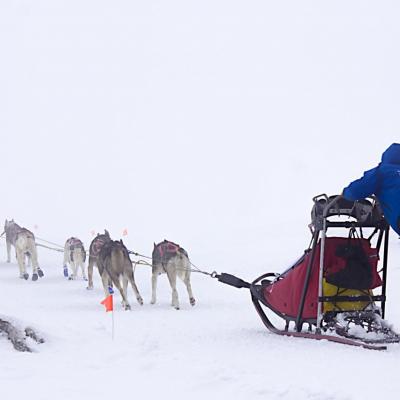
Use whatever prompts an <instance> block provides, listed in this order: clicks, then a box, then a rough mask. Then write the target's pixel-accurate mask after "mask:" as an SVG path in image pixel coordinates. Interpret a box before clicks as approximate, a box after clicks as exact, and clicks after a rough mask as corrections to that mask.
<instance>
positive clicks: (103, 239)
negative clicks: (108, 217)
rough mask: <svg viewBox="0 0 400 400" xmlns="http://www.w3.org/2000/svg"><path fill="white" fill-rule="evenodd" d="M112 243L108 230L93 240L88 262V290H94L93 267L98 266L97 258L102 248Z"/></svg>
mask: <svg viewBox="0 0 400 400" xmlns="http://www.w3.org/2000/svg"><path fill="white" fill-rule="evenodd" d="M109 241H111V238H110V234H109V233H108V231H107V230H106V229H104V233H103V234H100V233H98V234H97V236H96V237H95V238H94V239H93V240H92V243H90V247H89V262H88V278H89V282H88V287H87V289H93V267H94V266H95V265H98V264H97V258H98V256H99V253H100V250H101V248H102V247H103V246H104V245H105V244H106V243H108V242H109Z"/></svg>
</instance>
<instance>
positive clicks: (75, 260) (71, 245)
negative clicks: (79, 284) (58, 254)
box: [64, 237, 87, 281]
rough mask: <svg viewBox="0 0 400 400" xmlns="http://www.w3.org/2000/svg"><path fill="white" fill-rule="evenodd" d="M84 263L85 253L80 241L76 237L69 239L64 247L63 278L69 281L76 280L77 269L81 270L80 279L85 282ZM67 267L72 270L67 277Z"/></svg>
mask: <svg viewBox="0 0 400 400" xmlns="http://www.w3.org/2000/svg"><path fill="white" fill-rule="evenodd" d="M85 261H86V251H85V248H84V246H83V243H82V241H81V240H79V239H78V238H76V237H70V238H69V239H68V240H67V241H66V242H65V246H64V276H65V277H68V279H69V280H73V279H76V278H77V276H78V269H79V267H80V268H81V271H82V277H83V279H84V280H85V281H87V278H86V272H85ZM68 265H69V266H70V267H71V269H72V274H71V275H69V276H68Z"/></svg>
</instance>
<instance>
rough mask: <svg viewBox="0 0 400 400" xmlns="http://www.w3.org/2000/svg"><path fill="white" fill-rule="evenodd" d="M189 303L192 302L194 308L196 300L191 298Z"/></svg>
mask: <svg viewBox="0 0 400 400" xmlns="http://www.w3.org/2000/svg"><path fill="white" fill-rule="evenodd" d="M189 301H190V305H191V306H192V307H193V306H194V305H196V300H195V299H194V297H191V298H190V299H189Z"/></svg>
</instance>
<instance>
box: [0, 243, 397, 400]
mask: <svg viewBox="0 0 400 400" xmlns="http://www.w3.org/2000/svg"><path fill="white" fill-rule="evenodd" d="M1 250H2V254H3V255H4V254H5V248H4V243H2V246H1ZM391 253H392V262H391V265H390V268H389V273H390V278H391V281H390V282H391V283H390V284H389V302H388V310H387V316H388V318H389V319H390V320H391V322H393V323H394V324H395V325H397V326H400V310H399V307H398V304H399V300H400V295H399V294H398V293H396V290H395V289H394V288H395V286H396V285H397V283H398V282H399V280H400V266H398V261H399V260H400V248H399V245H398V243H396V242H395V243H392V245H391ZM40 256H41V260H42V263H41V264H42V268H43V269H44V271H45V274H46V276H45V277H44V278H43V279H42V280H40V281H39V282H36V283H34V282H32V281H22V280H20V279H18V278H17V266H16V264H15V262H14V263H12V264H6V263H1V264H0V287H1V291H0V293H1V294H0V304H1V305H2V306H1V307H2V310H1V311H2V314H3V315H4V316H7V315H8V316H12V317H13V318H15V319H16V321H17V322H18V323H21V324H27V325H32V326H34V327H36V328H37V329H38V330H39V331H40V332H42V334H43V335H44V336H45V338H46V340H47V341H46V343H45V344H42V345H36V346H34V348H35V353H34V354H25V353H24V354H21V353H17V352H16V351H14V350H12V347H11V344H10V343H9V342H8V341H7V340H5V339H4V338H3V339H1V340H0V352H1V354H2V356H1V357H0V368H1V371H2V372H1V375H0V387H1V388H2V395H3V396H5V397H4V398H9V399H20V398H25V397H26V394H27V393H28V392H29V393H30V394H29V398H30V399H32V400H33V399H35V400H47V399H54V397H57V399H59V400H64V399H65V400H67V399H71V398H74V399H91V398H93V399H106V398H110V397H114V396H119V395H121V396H128V397H130V396H133V397H136V396H140V397H141V398H145V397H149V398H160V397H163V398H167V399H169V398H175V399H183V398H194V399H205V398H211V399H214V398H215V399H216V398H232V399H256V398H260V399H261V398H263V399H266V398H268V399H278V398H280V399H293V400H294V399H297V400H302V399H307V400H317V399H318V400H328V399H335V400H342V399H346V400H350V399H354V400H356V399H367V400H368V399H371V400H372V399H377V398H380V396H381V394H382V391H383V392H384V393H386V394H389V393H397V392H398V391H399V390H400V382H399V380H398V371H399V368H400V347H399V346H397V345H392V346H390V347H389V349H388V350H387V351H385V352H375V351H368V350H364V349H359V348H351V347H347V346H342V345H338V344H331V343H326V342H316V341H315V342H314V341H306V340H302V339H291V338H282V337H277V336H274V335H273V334H271V333H269V332H268V331H266V330H265V328H264V326H263V325H262V323H261V320H259V318H258V316H257V315H256V312H255V310H254V309H253V306H252V304H251V301H250V298H249V295H248V292H247V291H245V290H237V289H234V288H230V287H227V286H224V285H222V284H219V283H218V282H216V281H212V280H211V279H210V278H208V277H204V276H200V275H194V276H193V288H194V290H195V295H196V297H197V300H198V304H197V305H196V306H195V307H194V308H192V307H190V306H189V304H188V299H187V296H186V293H185V291H184V287H183V285H180V286H179V293H180V299H181V305H182V309H181V310H180V311H176V310H174V309H172V308H171V307H170V306H169V300H170V291H169V289H168V285H167V282H166V279H165V277H164V279H160V285H159V303H158V304H157V305H154V306H152V305H150V304H149V298H150V274H149V271H148V270H147V269H146V268H145V267H142V269H139V268H138V270H137V273H136V281H137V284H138V286H139V288H140V291H141V293H142V295H143V297H144V299H145V305H144V306H143V307H140V306H139V305H138V304H137V303H135V302H134V300H133V295H132V292H130V299H131V300H132V305H133V308H132V311H131V312H125V311H123V310H122V309H121V307H120V305H119V304H117V305H116V311H115V327H116V335H115V340H114V341H112V339H111V314H110V313H105V311H104V310H103V306H102V305H100V304H99V303H100V301H101V300H102V298H103V297H104V296H103V292H102V290H101V288H100V282H99V279H98V277H97V275H96V281H95V290H93V291H87V290H86V289H85V282H84V281H82V280H77V281H73V282H71V281H66V280H65V278H64V277H63V276H62V268H61V256H59V255H58V254H57V255H56V256H54V255H53V254H51V253H50V254H49V253H48V251H47V250H42V249H40ZM396 264H397V265H396ZM277 269H281V268H277ZM227 272H230V271H227ZM238 272H239V271H238ZM239 273H240V272H239ZM241 273H242V274H241V275H240V276H242V277H244V278H246V279H249V278H251V277H254V275H252V274H251V271H249V270H247V271H241ZM96 274H97V272H96ZM389 398H390V397H389Z"/></svg>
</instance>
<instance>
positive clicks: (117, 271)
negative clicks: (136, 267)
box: [97, 240, 143, 310]
mask: <svg viewBox="0 0 400 400" xmlns="http://www.w3.org/2000/svg"><path fill="white" fill-rule="evenodd" d="M97 268H98V269H99V273H100V276H101V280H102V282H103V287H104V293H105V295H106V296H108V295H109V286H111V284H114V285H115V287H116V288H117V289H118V290H119V292H120V293H121V297H122V306H123V307H124V309H125V310H130V309H131V306H130V304H129V302H128V293H127V289H128V281H129V282H130V284H131V286H132V289H133V292H134V293H135V296H136V300H137V301H138V303H139V304H140V305H143V299H142V297H141V296H140V293H139V290H138V288H137V286H136V283H135V278H134V274H133V266H132V261H131V259H130V258H129V253H128V250H127V248H126V247H125V245H124V244H123V242H122V240H120V241H117V240H110V241H108V242H107V243H105V244H104V245H103V246H102V248H101V250H100V253H99V255H98V257H97ZM121 280H122V286H121Z"/></svg>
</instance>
